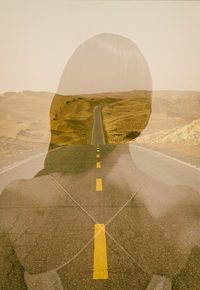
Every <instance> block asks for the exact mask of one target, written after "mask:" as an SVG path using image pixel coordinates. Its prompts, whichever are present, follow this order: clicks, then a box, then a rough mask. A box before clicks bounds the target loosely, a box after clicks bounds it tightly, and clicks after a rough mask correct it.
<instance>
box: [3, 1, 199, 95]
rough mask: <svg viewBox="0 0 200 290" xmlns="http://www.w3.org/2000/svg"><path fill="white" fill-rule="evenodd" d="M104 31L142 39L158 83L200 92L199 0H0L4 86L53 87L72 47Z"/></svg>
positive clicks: (157, 87)
mask: <svg viewBox="0 0 200 290" xmlns="http://www.w3.org/2000/svg"><path fill="white" fill-rule="evenodd" d="M99 33H115V34H120V35H122V36H125V37H127V38H129V39H131V40H132V41H133V42H134V43H135V44H136V45H137V46H138V48H139V49H140V51H141V52H142V54H143V55H144V57H145V59H146V61H147V63H148V65H149V68H150V71H151V75H152V80H153V89H154V90H162V89H177V90H199V91H200V2H199V1H138V2H137V1H106V0H104V1H84V0H83V1H75V0H72V1H67V0H57V1H56V0H42V1H41V0H18V1H15V0H14V1H13V0H0V93H3V92H6V91H22V90H43V91H51V92H55V91H56V90H57V87H58V85H59V81H60V77H61V75H62V72H63V70H64V67H65V65H66V63H67V61H68V59H69V58H70V56H71V55H72V53H73V52H74V50H75V49H76V48H77V47H78V46H79V45H80V44H81V43H82V42H84V41H85V40H87V39H88V38H90V37H92V36H94V35H96V34H99Z"/></svg>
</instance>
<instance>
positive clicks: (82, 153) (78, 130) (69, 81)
mask: <svg viewBox="0 0 200 290" xmlns="http://www.w3.org/2000/svg"><path fill="white" fill-rule="evenodd" d="M151 91H152V81H151V74H150V71H149V68H148V65H147V62H146V60H145V59H144V57H143V55H142V53H141V52H140V50H139V49H138V48H137V46H136V45H135V43H134V42H133V41H131V40H130V39H128V38H125V37H122V36H120V35H116V34H110V33H103V34H99V35H96V36H94V37H92V38H90V39H88V40H86V41H85V42H84V43H83V44H81V45H80V46H79V47H78V48H77V49H76V50H75V52H74V53H73V55H72V56H71V57H70V59H69V61H68V62H67V64H66V66H65V69H64V71H63V74H62V76H61V80H60V83H59V86H58V90H57V93H56V94H55V96H54V98H53V101H52V104H51V109H50V123H51V141H50V146H49V152H48V154H47V157H46V160H45V168H44V169H43V170H42V171H41V172H39V173H38V174H37V176H38V175H42V174H48V173H50V172H62V173H77V172H82V171H85V170H87V169H88V168H91V166H93V165H94V160H95V159H94V160H93V159H91V158H90V155H91V152H90V151H91V150H94V151H95V148H93V147H92V146H89V144H91V131H92V126H93V110H94V107H95V106H98V105H99V106H102V107H101V108H102V119H103V126H104V132H105V136H106V143H107V144H112V145H110V146H109V145H107V146H105V147H104V149H105V150H104V149H103V150H102V153H101V158H105V157H106V156H107V155H108V154H109V153H110V152H111V151H112V150H113V149H114V148H115V145H116V144H121V143H123V144H124V143H128V142H129V141H130V140H133V139H135V138H137V137H138V136H139V134H140V133H141V132H142V130H143V129H144V128H145V127H146V125H147V123H148V120H149V117H150V114H151ZM66 145H70V146H66ZM82 145H88V146H82ZM52 149H54V150H52ZM85 160H87V162H85ZM80 164H81V166H80Z"/></svg>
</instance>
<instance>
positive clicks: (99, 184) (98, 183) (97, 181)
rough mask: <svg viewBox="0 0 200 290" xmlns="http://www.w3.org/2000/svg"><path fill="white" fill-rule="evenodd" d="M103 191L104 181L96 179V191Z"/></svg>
mask: <svg viewBox="0 0 200 290" xmlns="http://www.w3.org/2000/svg"><path fill="white" fill-rule="evenodd" d="M102 190H103V186H102V179H101V178H97V179H96V191H102Z"/></svg>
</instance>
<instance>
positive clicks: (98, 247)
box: [93, 224, 108, 279]
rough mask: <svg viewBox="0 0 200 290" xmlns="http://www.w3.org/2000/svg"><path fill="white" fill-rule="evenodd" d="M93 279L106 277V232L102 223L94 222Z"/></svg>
mask: <svg viewBox="0 0 200 290" xmlns="http://www.w3.org/2000/svg"><path fill="white" fill-rule="evenodd" d="M94 235H95V236H94V238H95V240H94V268H93V279H108V262H107V250H106V234H105V225H104V224H95V230H94Z"/></svg>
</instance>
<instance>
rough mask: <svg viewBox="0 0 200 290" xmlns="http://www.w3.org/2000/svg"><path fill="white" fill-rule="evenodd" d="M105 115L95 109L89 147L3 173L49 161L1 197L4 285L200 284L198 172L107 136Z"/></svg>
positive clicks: (153, 289) (156, 289) (154, 289)
mask: <svg viewBox="0 0 200 290" xmlns="http://www.w3.org/2000/svg"><path fill="white" fill-rule="evenodd" d="M100 123H102V121H101V109H100V108H99V109H98V107H97V108H96V109H95V111H94V126H93V133H92V141H91V143H92V144H91V145H85V146H78V145H74V146H65V147H62V148H58V149H56V150H53V151H51V152H49V154H48V155H47V158H46V161H45V167H44V168H43V169H42V168H41V165H38V166H37V161H36V160H31V161H29V162H27V163H24V164H22V165H20V166H21V167H20V166H19V167H15V168H13V169H11V170H10V171H7V172H4V173H3V174H2V175H1V181H2V182H4V180H5V175H6V174H11V173H12V171H13V172H15V171H17V170H18V171H19V170H20V172H21V173H20V174H21V175H23V171H26V168H27V167H28V166H32V165H34V169H32V171H31V173H30V174H33V173H34V175H35V174H36V173H37V172H38V171H39V170H40V169H41V170H40V171H39V173H37V177H36V178H32V179H29V180H26V179H23V180H19V181H16V182H13V183H12V184H11V185H9V186H7V188H6V189H5V190H4V191H3V193H2V195H1V197H0V206H1V220H3V223H2V227H3V228H4V231H5V233H6V235H2V236H1V239H3V240H2V241H3V243H2V244H3V245H4V244H5V245H6V246H5V247H4V252H3V253H4V258H3V260H2V261H3V262H2V261H1V263H2V266H1V267H2V269H3V270H4V272H5V273H4V276H3V277H1V279H0V281H1V282H0V283H2V285H3V286H2V289H26V287H27V286H26V285H29V287H28V289H34V290H38V289H40V290H41V289H50V290H51V289H52V290H53V289H62V287H63V289H136V290H140V289H147V290H162V289H163V290H164V289H165V290H168V289H181V290H182V289H196V290H197V289H200V249H199V245H200V243H199V241H200V234H199V229H200V210H199V209H200V207H199V206H200V194H199V180H200V179H199V176H200V174H199V171H198V170H196V169H194V168H191V167H189V166H186V165H184V164H182V163H181V162H178V161H175V160H170V159H169V158H168V157H165V156H164V155H162V154H157V153H155V152H153V151H150V150H147V149H145V148H142V147H139V146H137V145H135V144H125V145H123V144H121V145H109V144H105V141H104V140H105V139H104V136H103V127H102V124H100ZM96 131H97V132H98V134H96V133H95V132H96ZM39 159H40V158H39ZM34 162H35V163H34ZM20 168H21V169H20ZM22 168H23V169H22ZM34 171H35V172H34ZM6 180H7V181H8V178H7V179H6ZM7 181H6V182H7ZM4 221H5V222H4ZM2 237H3V238H2ZM11 249H13V250H12V251H11ZM13 251H14V253H15V254H13ZM11 253H12V254H11ZM13 257H14V258H13ZM11 260H12V261H13V260H14V261H15V264H16V266H15V267H11V268H9V267H8V264H9V263H10V261H11ZM6 261H8V263H7V264H6ZM12 263H13V262H12ZM22 267H23V268H22ZM7 268H8V269H9V271H7V272H6V271H5V269H7ZM24 271H25V281H26V285H25V284H24V281H23V272H24ZM20 273H22V274H20ZM20 275H21V276H20ZM11 278H12V279H11ZM9 283H10V284H9ZM0 285H1V284H0ZM8 285H9V286H8ZM10 285H11V286H10ZM18 285H20V286H18ZM38 285H40V286H38ZM41 285H42V286H41ZM61 285H62V286H61ZM9 287H10V288H9ZM17 287H18V288H17ZM23 287H24V288H23Z"/></svg>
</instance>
